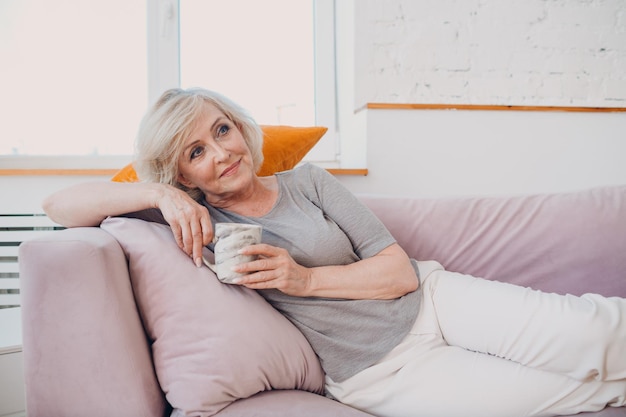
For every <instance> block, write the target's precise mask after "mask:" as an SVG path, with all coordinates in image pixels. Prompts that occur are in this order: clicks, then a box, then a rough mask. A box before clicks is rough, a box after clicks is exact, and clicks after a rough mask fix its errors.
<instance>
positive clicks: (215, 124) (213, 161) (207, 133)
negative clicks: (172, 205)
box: [178, 103, 255, 206]
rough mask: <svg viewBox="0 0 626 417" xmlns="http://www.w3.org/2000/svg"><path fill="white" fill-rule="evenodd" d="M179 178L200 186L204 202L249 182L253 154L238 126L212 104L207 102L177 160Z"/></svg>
mask: <svg viewBox="0 0 626 417" xmlns="http://www.w3.org/2000/svg"><path fill="white" fill-rule="evenodd" d="M178 170H179V178H178V180H179V182H180V183H181V184H183V185H184V186H186V187H188V188H199V189H200V190H201V191H202V192H203V193H204V194H205V198H206V200H207V202H209V203H213V204H214V205H217V206H219V203H220V201H222V200H225V199H229V198H233V197H236V195H237V193H239V192H242V191H243V190H245V189H246V188H247V187H249V186H250V185H251V183H252V180H253V178H254V177H255V170H254V166H253V161H252V154H251V153H250V150H249V149H248V146H247V144H246V142H245V140H244V138H243V135H242V134H241V132H240V130H239V128H238V127H237V126H236V125H235V123H234V122H232V121H231V120H230V119H229V118H228V117H226V115H224V113H222V112H221V111H220V110H218V109H217V107H215V106H214V105H212V104H210V103H206V104H205V107H204V110H203V111H202V112H201V113H200V115H199V117H198V118H197V120H196V122H195V124H194V127H193V129H192V132H191V134H190V135H189V137H187V138H186V139H185V142H184V144H183V152H182V154H181V156H180V158H179V160H178Z"/></svg>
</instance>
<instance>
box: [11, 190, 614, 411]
mask: <svg viewBox="0 0 626 417" xmlns="http://www.w3.org/2000/svg"><path fill="white" fill-rule="evenodd" d="M361 199H362V201H364V202H365V203H366V204H367V205H368V206H369V207H371V209H372V210H373V211H374V212H375V213H376V214H377V215H378V216H379V217H380V219H381V220H382V221H383V222H384V223H385V224H386V225H387V226H388V228H389V229H390V230H391V232H392V233H393V234H394V236H395V237H396V238H397V240H398V242H399V243H400V245H401V246H403V247H404V249H405V250H406V251H407V252H408V253H409V255H410V256H412V257H414V258H416V259H422V260H426V259H436V260H438V261H440V262H441V263H442V264H443V265H444V266H445V267H446V268H447V269H449V270H456V271H462V272H465V273H470V274H474V275H477V276H482V277H485V278H488V279H498V280H501V281H507V282H512V283H516V284H521V285H527V286H531V287H534V288H537V289H542V290H545V291H553V292H559V293H573V294H582V293H584V292H597V293H601V294H604V295H607V296H611V295H617V296H621V297H626V186H616V187H606V188H598V189H593V190H586V191H581V192H573V193H565V194H554V195H535V196H517V197H515V196H503V197H489V198H470V197H464V198H450V199H410V198H402V197H397V198H396V197H382V196H361ZM167 232H168V230H167V228H166V226H163V225H160V224H157V223H151V222H146V221H142V220H137V219H128V218H125V219H120V218H118V219H110V220H107V221H106V222H105V223H104V224H103V226H102V227H101V228H95V227H94V228H76V229H69V230H63V231H58V232H53V233H51V234H49V235H48V236H46V237H44V238H39V239H37V240H32V241H28V242H24V243H23V244H22V245H21V246H20V251H19V259H20V275H21V278H22V297H23V299H22V303H23V307H22V308H23V335H24V341H23V352H24V361H25V364H24V365H25V366H24V367H25V381H26V401H27V411H28V415H29V416H30V417H56V416H58V417H61V416H62V417H71V416H85V415H90V416H133V417H140V416H163V415H169V414H170V412H172V406H171V405H170V404H172V405H173V406H174V410H173V415H185V411H187V415H198V416H209V415H218V416H220V417H229V416H230V417H234V416H246V417H249V416H284V417H293V416H299V417H306V416H311V417H319V416H346V417H348V416H355V417H356V416H365V415H367V414H365V413H362V412H360V411H358V410H355V409H352V408H350V407H347V406H345V405H342V404H339V403H337V402H335V401H332V400H330V399H328V398H326V397H324V396H322V395H319V392H320V386H321V385H320V384H321V380H322V377H323V376H322V375H321V373H320V369H319V364H318V363H316V358H315V357H314V355H313V356H311V352H310V351H308V350H307V349H308V344H306V343H303V341H302V339H299V338H298V334H296V333H294V332H293V329H295V328H290V327H289V326H291V324H290V323H288V322H286V321H281V320H282V319H283V318H282V316H279V315H277V316H274V315H273V312H272V311H270V310H271V308H270V310H268V309H267V307H268V306H263V305H262V303H261V302H259V299H260V297H258V294H255V293H252V292H250V293H248V292H246V291H240V290H239V289H233V288H232V286H225V285H222V284H219V283H217V284H215V280H214V279H212V277H210V275H209V271H208V269H206V268H201V269H197V268H195V267H192V269H189V267H187V266H181V265H182V264H180V265H179V264H178V262H183V261H180V260H179V259H178V257H177V256H178V254H174V252H176V251H171V250H163V249H164V248H166V247H167V248H171V247H172V246H171V245H172V244H173V243H172V242H169V241H168V239H169V236H168V233H167ZM163 245H165V246H163ZM168 245H169V246H168ZM181 254H182V252H181ZM181 256H182V257H183V258H181V259H184V255H181ZM184 261H185V265H188V264H190V262H188V260H186V259H184ZM150 268H152V270H150V272H149V273H146V270H147V269H150ZM187 271H188V272H187ZM170 275H175V276H174V277H169V278H168V276H170ZM179 275H180V276H179ZM187 275H189V276H190V277H188V276H187ZM144 276H145V279H144ZM161 276H163V277H165V278H163V277H161ZM199 282H200V283H202V284H201V285H200V286H198V285H199V284H198V283H199ZM174 284H175V286H173V287H171V288H168V285H174ZM216 285H217V286H216ZM205 287H206V288H210V291H209V292H207V293H203V292H202V291H204V288H205ZM224 287H228V289H224ZM178 288H181V289H180V292H184V291H191V292H194V291H199V292H200V293H199V294H197V297H196V298H190V299H191V300H193V301H192V302H188V300H189V299H187V298H186V297H193V296H194V295H191V294H188V295H186V296H185V297H182V299H181V300H179V301H171V300H172V299H175V300H176V299H177V298H180V297H178V295H179V294H178V293H179V290H178ZM194 288H196V289H197V288H200V289H199V290H194ZM163 293H165V294H168V296H166V297H163V296H162V294H163ZM146 294H148V295H146ZM155 294H156V295H155ZM158 294H161V298H158V297H159V295H158ZM174 295H176V297H175V296H174ZM213 296H214V297H216V298H214V299H211V300H207V298H206V297H213ZM150 297H156V298H150ZM155 300H158V301H155ZM198 300H200V301H198ZM203 300H207V301H206V302H203ZM221 300H227V301H224V302H222V301H221ZM170 302H180V304H179V305H177V306H174V307H170V304H169V303H170ZM239 302H241V303H242V306H237V304H236V303H239ZM190 303H191V304H192V307H193V308H192V309H191V310H190V312H185V311H183V312H181V311H179V310H180V309H182V310H184V309H185V305H186V304H190ZM224 304H227V306H228V307H229V308H230V310H219V311H217V310H215V309H216V308H225V307H224ZM247 306H250V307H249V308H250V309H251V310H253V311H251V312H250V311H246V309H247V308H248V307H247ZM167 308H172V309H174V310H172V311H171V312H168V310H167ZM234 310H237V311H239V310H242V311H243V313H241V314H242V315H241V316H235V317H234V318H232V317H231V315H230V314H228V313H230V312H233V311H234ZM237 311H235V313H237ZM196 312H197V313H198V314H196ZM218 313H219V314H218ZM181 314H182V315H181ZM185 314H187V316H185ZM203 314H206V315H207V316H206V317H208V319H207V318H206V317H204V316H202V315H203ZM237 314H239V313H237ZM196 316H200V320H204V321H202V322H200V323H201V324H200V325H198V324H197V323H196V322H194V320H195V317H196ZM203 317H204V318H203ZM168 320H169V321H168ZM176 320H177V321H176ZM229 320H230V321H229ZM255 320H256V321H255ZM176 323H178V324H179V325H178V326H177V325H176ZM246 326H248V327H246ZM250 326H252V327H250ZM188 328H189V330H185V329H188ZM189 332H191V334H189ZM194 332H198V334H193V333H194ZM250 333H252V334H253V338H250V336H249V334H250ZM279 333H280V334H279ZM194 337H197V338H204V339H206V340H208V341H209V342H207V343H208V344H207V345H203V346H201V348H200V352H201V353H198V351H193V352H189V350H193V349H194V346H193V340H194ZM251 340H252V341H254V342H250V341H251ZM257 340H258V341H259V342H258V343H257V342H256V341H257ZM272 342H274V343H273V344H272ZM168 343H169V344H168ZM182 347H184V349H182ZM241 349H245V352H248V353H249V354H245V355H241ZM205 351H210V353H209V355H208V357H207V356H206V355H205V356H202V357H198V355H200V354H202V355H204V353H205ZM172 352H175V353H172ZM233 352H235V353H237V354H236V355H235V354H233ZM190 355H191V356H190ZM211 355H212V356H211ZM243 356H245V358H243ZM242 361H243V362H242ZM241 363H243V365H241ZM157 377H158V379H157ZM179 380H182V381H183V382H181V381H179ZM203 384H204V385H203ZM198 387H200V391H194V390H197V389H198ZM202 387H207V388H206V389H204V388H202ZM294 388H295V389H294ZM164 391H165V393H164ZM520 395H523V393H520ZM198 397H202V401H204V402H203V403H201V402H199V400H198ZM181 404H182V405H181ZM183 406H184V407H187V408H188V409H187V410H183V409H182V408H181V407H183ZM203 407H204V408H205V410H204V411H203V410H201V409H200V408H203ZM485 407H489V404H488V400H487V399H486V402H485ZM625 415H626V408H607V409H605V410H602V411H599V412H597V413H588V414H585V417H586V416H590V417H591V416H601V417H611V416H613V417H616V416H625Z"/></svg>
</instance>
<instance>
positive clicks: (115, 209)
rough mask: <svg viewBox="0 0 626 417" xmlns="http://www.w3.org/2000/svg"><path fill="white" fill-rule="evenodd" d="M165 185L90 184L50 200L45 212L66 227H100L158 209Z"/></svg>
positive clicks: (46, 204)
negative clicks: (108, 221)
mask: <svg viewBox="0 0 626 417" xmlns="http://www.w3.org/2000/svg"><path fill="white" fill-rule="evenodd" d="M160 186H161V184H145V183H118V182H113V181H107V182H105V181H101V182H89V183H83V184H78V185H74V186H71V187H68V188H65V189H63V190H60V191H57V192H56V193H54V194H51V195H50V196H48V197H46V199H45V200H44V201H43V203H42V207H43V210H44V211H45V212H46V214H47V215H48V217H50V218H51V219H52V220H53V221H55V222H57V223H59V224H60V225H63V226H65V227H81V226H99V225H100V223H102V221H103V220H104V219H106V218H107V217H108V216H117V215H121V214H126V213H131V212H134V211H140V210H144V209H148V208H156V207H157V205H156V202H157V200H158V195H159V193H160V192H161V191H160V190H159V187H160Z"/></svg>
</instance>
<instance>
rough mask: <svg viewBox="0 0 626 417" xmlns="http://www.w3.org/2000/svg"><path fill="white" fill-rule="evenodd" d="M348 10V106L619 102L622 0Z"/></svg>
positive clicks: (437, 2)
mask: <svg viewBox="0 0 626 417" xmlns="http://www.w3.org/2000/svg"><path fill="white" fill-rule="evenodd" d="M353 7H354V11H355V12H354V14H355V16H356V20H355V24H354V26H355V28H354V30H355V41H356V44H355V108H359V107H361V106H362V105H363V104H365V103H371V102H383V103H447V104H449V103H467V104H511V105H514V104H517V105H527V104H529V105H544V106H570V105H571V106H603V107H620V106H621V107H625V106H626V2H624V1H623V0H551V1H545V0H504V1H503V0H385V1H380V0H358V1H355V2H354V4H353ZM342 23H343V22H342Z"/></svg>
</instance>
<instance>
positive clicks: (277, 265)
mask: <svg viewBox="0 0 626 417" xmlns="http://www.w3.org/2000/svg"><path fill="white" fill-rule="evenodd" d="M240 253H241V254H243V255H257V256H258V257H259V259H258V260H256V261H252V262H248V263H245V264H241V265H237V266H235V267H234V268H233V270H234V271H235V272H240V273H241V272H248V273H249V274H248V275H245V276H243V277H241V278H238V279H236V280H234V282H233V283H234V284H239V285H243V286H245V287H248V288H251V289H255V290H260V289H267V288H276V289H277V290H280V291H282V292H284V293H285V294H288V295H292V296H297V297H306V296H307V295H309V293H308V291H309V286H310V282H311V270H310V269H309V268H306V267H304V266H302V265H299V264H298V263H296V261H294V260H293V258H292V257H291V255H289V252H287V250H285V249H282V248H278V247H276V246H271V245H266V244H259V245H250V246H247V247H245V248H243V249H241V250H240Z"/></svg>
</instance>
